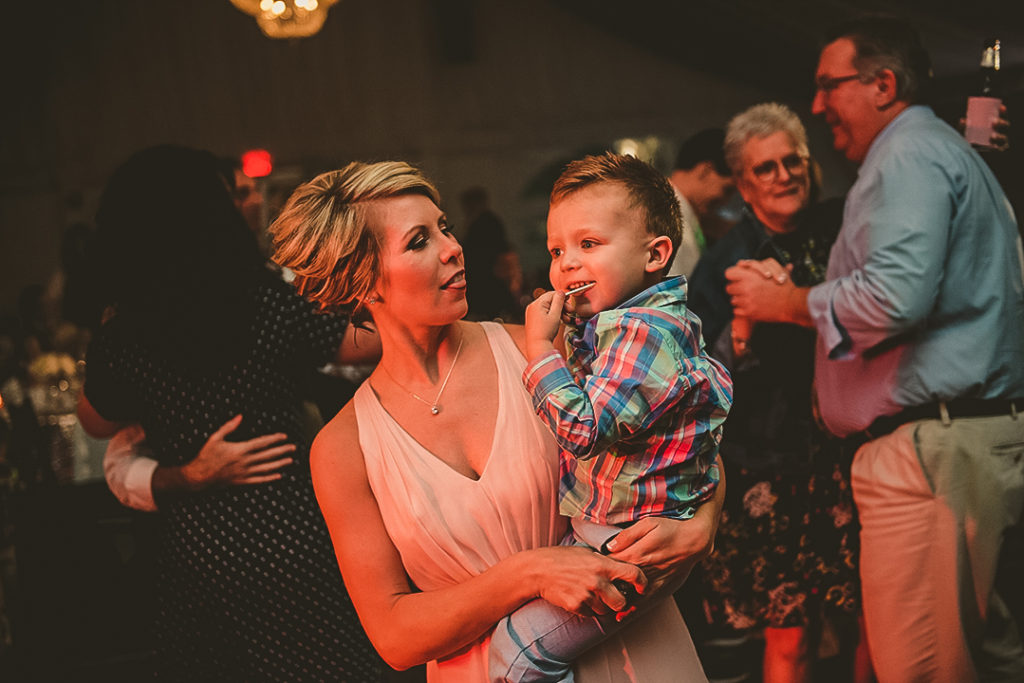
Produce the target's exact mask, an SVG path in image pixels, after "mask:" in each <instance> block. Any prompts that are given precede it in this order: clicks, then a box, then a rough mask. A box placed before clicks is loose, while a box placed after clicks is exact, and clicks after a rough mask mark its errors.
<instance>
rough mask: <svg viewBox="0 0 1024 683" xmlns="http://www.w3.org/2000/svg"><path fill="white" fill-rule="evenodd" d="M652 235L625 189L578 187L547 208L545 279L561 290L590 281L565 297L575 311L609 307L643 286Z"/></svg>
mask: <svg viewBox="0 0 1024 683" xmlns="http://www.w3.org/2000/svg"><path fill="white" fill-rule="evenodd" d="M654 239H655V238H654V236H652V235H651V234H650V233H648V232H647V227H646V225H645V224H644V212H643V210H642V209H640V208H637V207H631V206H630V198H629V193H628V192H627V191H626V188H625V187H623V186H622V185H620V184H619V183H608V182H606V183H597V184H595V185H590V186H588V187H585V188H583V189H582V190H578V191H576V192H574V193H572V194H571V195H569V196H568V197H566V198H564V199H562V200H560V201H558V202H556V203H555V204H552V205H551V209H550V211H549V212H548V252H549V253H550V254H551V269H550V271H549V274H550V277H551V284H552V285H553V286H554V287H555V288H556V289H560V290H562V291H566V290H568V289H573V288H575V287H579V286H580V285H585V284H588V283H591V282H593V283H596V284H595V286H594V287H592V288H591V289H589V290H587V291H586V292H583V293H582V294H579V295H576V296H573V297H570V298H571V299H572V302H571V304H570V305H572V304H574V305H575V309H574V310H575V312H576V314H577V315H580V316H583V317H590V316H592V315H594V314H595V313H599V312H600V311H603V310H606V309H609V308H614V307H615V306H618V305H619V304H621V303H622V302H624V301H626V300H627V299H630V298H632V297H633V296H636V295H637V294H639V293H640V292H642V291H643V290H644V289H646V288H647V287H648V284H647V283H648V281H649V279H650V276H649V273H650V272H651V271H649V270H648V268H649V257H650V249H649V245H650V244H651V242H652V241H653V240H654ZM660 267H661V266H660V265H659V266H657V267H656V268H655V270H657V269H660Z"/></svg>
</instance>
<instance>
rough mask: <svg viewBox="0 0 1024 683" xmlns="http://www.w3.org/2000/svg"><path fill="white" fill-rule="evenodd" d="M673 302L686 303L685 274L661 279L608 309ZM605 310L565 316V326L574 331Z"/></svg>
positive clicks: (653, 306)
mask: <svg viewBox="0 0 1024 683" xmlns="http://www.w3.org/2000/svg"><path fill="white" fill-rule="evenodd" d="M674 303H686V276H685V275H677V276H675V277H670V278H666V279H664V280H662V281H661V282H659V283H658V284H656V285H654V286H652V287H648V288H647V289H645V290H644V291H642V292H640V293H639V294H637V295H636V296H634V297H632V298H631V299H627V300H626V301H624V302H622V303H621V304H619V305H618V306H616V307H615V308H612V309H608V310H609V311H615V310H620V309H623V308H640V307H643V308H658V307H662V306H666V305H669V304H674ZM604 312H607V311H599V312H598V313H595V314H594V315H593V316H591V317H590V318H581V317H579V316H567V318H566V320H565V326H566V328H567V329H568V331H570V332H575V331H576V330H578V329H580V328H581V327H583V326H585V325H586V324H587V323H588V322H590V321H591V320H594V319H595V318H596V317H597V316H598V315H599V314H600V313H604Z"/></svg>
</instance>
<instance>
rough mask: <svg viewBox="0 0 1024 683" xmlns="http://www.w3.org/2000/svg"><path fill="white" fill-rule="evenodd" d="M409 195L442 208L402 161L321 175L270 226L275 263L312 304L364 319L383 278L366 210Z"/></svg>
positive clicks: (419, 174)
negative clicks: (382, 201) (367, 303)
mask: <svg viewBox="0 0 1024 683" xmlns="http://www.w3.org/2000/svg"><path fill="white" fill-rule="evenodd" d="M408 194H419V195H423V196H425V197H427V198H428V199H430V200H431V201H432V202H434V204H437V205H438V206H440V204H441V196H440V194H439V193H438V191H437V188H436V187H434V185H433V183H431V182H430V181H429V180H427V178H426V177H425V176H424V175H423V173H422V172H420V170H419V169H417V168H415V167H413V166H410V165H409V164H407V163H405V162H402V161H381V162H377V163H372V164H367V163H362V162H358V161H356V162H353V163H351V164H349V165H348V166H346V167H344V168H342V169H341V170H338V171H329V172H327V173H321V174H320V175H318V176H317V177H315V178H313V179H312V180H310V181H309V182H308V183H304V184H302V185H300V186H299V187H298V189H296V190H295V192H293V193H292V196H291V197H289V198H288V202H287V203H286V204H285V207H284V209H283V210H282V211H281V215H280V216H278V217H277V220H275V221H274V222H273V224H272V225H271V226H270V234H271V236H272V238H273V245H274V253H273V256H272V259H273V260H274V262H275V263H278V264H279V265H281V266H284V267H286V268H289V269H291V270H292V272H294V273H295V282H294V284H295V288H296V289H297V290H298V292H299V294H301V295H302V296H304V297H305V298H306V299H308V300H310V301H313V302H315V303H317V304H319V305H320V308H321V309H323V310H331V311H341V312H345V313H348V314H349V315H351V316H352V317H353V318H357V319H358V318H359V317H361V316H360V314H363V313H365V300H366V298H367V297H368V296H369V295H370V293H371V292H372V290H373V288H374V286H375V285H376V284H377V280H378V279H379V278H380V274H381V263H380V237H379V235H377V234H376V233H375V231H374V230H372V229H371V228H370V226H369V224H368V222H367V204H368V203H369V202H372V201H376V200H380V199H388V198H390V197H398V196H401V195H408Z"/></svg>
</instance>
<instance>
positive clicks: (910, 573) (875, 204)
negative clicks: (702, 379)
mask: <svg viewBox="0 0 1024 683" xmlns="http://www.w3.org/2000/svg"><path fill="white" fill-rule="evenodd" d="M929 74H930V69H929V64H928V56H927V53H926V52H925V51H924V48H923V47H922V46H921V44H920V41H919V39H918V37H917V35H916V33H915V32H914V31H913V29H911V28H910V27H909V26H907V25H906V24H904V23H902V22H899V21H897V20H894V19H887V18H877V17H876V18H867V19H862V20H857V21H854V22H850V23H848V24H846V25H844V26H842V27H840V28H838V29H837V30H836V31H835V32H834V33H833V34H832V35H831V37H830V42H829V43H828V44H827V45H826V46H825V48H824V49H823V50H822V53H821V57H820V59H819V63H818V69H817V74H816V81H817V93H816V95H815V99H814V105H813V109H814V113H815V114H819V115H823V116H824V118H825V121H826V123H827V124H828V125H829V126H830V127H831V129H832V134H833V138H834V142H835V147H836V149H837V150H839V151H840V152H842V153H843V154H844V155H845V156H846V157H847V158H848V159H850V160H851V161H854V162H857V163H859V164H861V167H860V171H859V174H858V177H857V181H856V183H855V184H854V186H853V188H852V189H851V190H850V194H849V196H848V197H847V200H846V206H845V210H844V215H843V226H842V229H841V231H840V234H839V238H838V240H837V242H836V244H835V246H834V247H833V249H832V253H831V257H830V259H829V267H828V273H827V276H826V282H824V283H823V284H821V285H818V286H816V287H814V288H811V289H801V288H797V287H795V286H793V284H792V282H791V281H790V280H789V278H788V277H787V276H786V271H785V270H783V269H782V268H781V267H780V266H779V265H778V264H777V263H775V262H774V261H764V262H760V263H754V262H744V263H741V264H739V265H737V266H736V267H734V268H733V269H730V271H728V272H727V277H728V278H729V279H730V281H731V282H730V285H729V293H730V295H731V296H732V299H733V305H734V308H735V312H736V314H737V315H743V316H748V317H750V318H752V319H755V320H769V321H783V322H796V323H800V324H805V325H808V326H813V327H815V328H816V329H817V331H818V342H817V351H816V376H815V384H816V390H817V397H818V403H819V409H820V415H821V418H822V421H823V422H824V423H825V425H826V426H827V427H828V429H829V430H830V431H831V432H833V433H834V434H836V435H838V436H854V435H857V436H860V437H861V438H864V439H866V440H867V442H866V443H865V444H864V445H863V446H862V447H861V448H860V449H859V450H858V451H857V454H856V456H855V458H854V462H853V471H852V481H853V488H854V497H855V500H856V502H857V507H858V511H859V513H860V517H861V524H862V532H861V544H862V551H861V579H862V583H863V595H864V616H865V623H866V627H867V635H868V640H869V645H870V648H871V655H872V662H873V664H874V666H875V670H876V673H877V675H878V677H879V680H880V681H883V683H884V682H885V681H908V680H928V681H946V680H948V681H970V680H976V679H977V678H978V677H979V676H980V677H983V678H992V679H1000V680H1024V648H1022V646H1021V642H1020V638H1019V635H1018V634H1017V632H1016V630H1015V628H1014V625H1013V621H1012V619H1010V617H1009V614H1008V612H1007V610H1006V607H1005V605H1004V604H1003V602H1002V600H1001V599H1000V597H999V596H998V595H997V594H996V592H995V590H994V588H993V583H994V578H995V573H996V568H997V562H998V558H999V550H1000V548H1001V545H1002V536H1003V531H1004V530H1005V529H1006V528H1007V527H1008V526H1011V525H1013V524H1014V523H1016V521H1017V520H1019V519H1020V516H1021V508H1022V504H1024V416H1018V411H1020V412H1024V277H1022V255H1021V244H1020V239H1019V237H1018V233H1017V226H1016V221H1015V219H1014V217H1013V214H1012V211H1011V210H1010V207H1009V203H1008V202H1007V200H1006V197H1005V196H1004V194H1003V192H1002V190H1001V189H1000V187H999V185H998V183H997V181H996V180H995V178H994V176H993V175H992V173H991V172H990V171H989V169H988V167H987V166H986V165H985V163H984V162H983V161H982V160H981V158H980V157H979V156H978V155H977V153H975V152H974V151H973V150H972V149H971V148H970V146H969V145H968V144H967V143H966V142H965V141H964V140H963V139H962V138H961V137H960V136H959V135H957V133H956V132H955V131H954V130H953V129H952V128H950V127H949V126H948V125H946V124H945V123H943V122H941V121H940V120H939V119H937V118H936V116H935V115H934V113H933V112H932V111H931V109H929V108H927V107H924V106H921V105H919V104H917V103H918V102H919V101H920V97H921V89H922V88H923V87H924V86H925V85H926V83H927V80H928V77H929Z"/></svg>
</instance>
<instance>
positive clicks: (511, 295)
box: [459, 186, 525, 323]
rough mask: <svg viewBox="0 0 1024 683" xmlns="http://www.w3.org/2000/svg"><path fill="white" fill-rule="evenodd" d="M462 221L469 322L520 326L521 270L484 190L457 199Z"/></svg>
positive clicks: (469, 192) (521, 320)
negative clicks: (490, 321)
mask: <svg viewBox="0 0 1024 683" xmlns="http://www.w3.org/2000/svg"><path fill="white" fill-rule="evenodd" d="M459 203H460V204H461V206H462V215H463V217H464V218H465V220H466V229H465V231H464V232H463V238H462V249H463V254H464V256H465V262H466V282H467V283H468V286H467V293H466V298H467V301H468V303H469V314H468V316H469V319H470V320H496V319H501V320H503V321H505V322H511V323H521V322H523V311H524V310H525V306H524V303H523V300H522V299H523V292H524V284H523V268H522V265H521V263H520V261H519V253H518V252H517V251H516V249H515V247H514V246H513V245H512V243H511V242H510V241H509V239H508V234H507V232H506V230H505V224H504V223H502V221H501V219H500V218H498V215H497V214H496V213H494V211H492V210H491V208H490V199H489V197H488V194H487V190H486V189H484V188H483V187H478V186H477V187H470V188H468V189H466V190H465V191H464V192H463V193H462V194H461V195H460V196H459Z"/></svg>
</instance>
